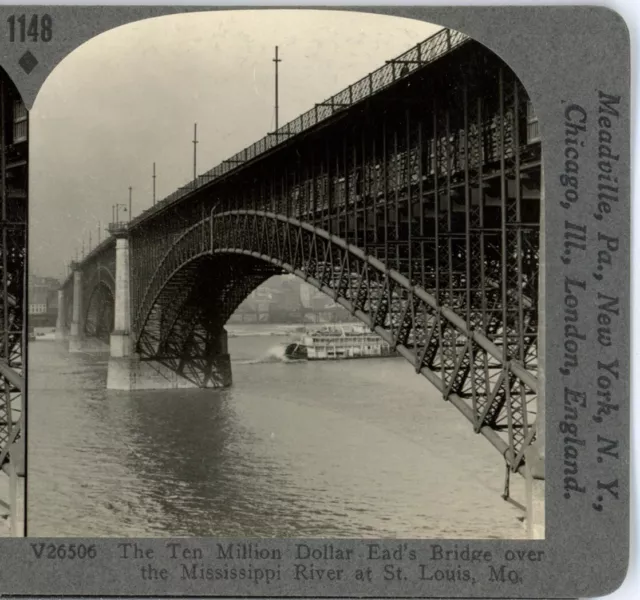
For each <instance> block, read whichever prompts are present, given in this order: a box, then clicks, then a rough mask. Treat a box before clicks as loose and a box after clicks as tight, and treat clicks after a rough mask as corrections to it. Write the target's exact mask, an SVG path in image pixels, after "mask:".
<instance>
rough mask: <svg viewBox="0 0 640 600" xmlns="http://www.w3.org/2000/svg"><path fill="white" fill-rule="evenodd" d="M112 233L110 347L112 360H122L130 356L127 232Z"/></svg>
mask: <svg viewBox="0 0 640 600" xmlns="http://www.w3.org/2000/svg"><path fill="white" fill-rule="evenodd" d="M112 233H113V235H114V236H115V238H116V293H115V298H114V301H115V307H114V323H113V333H112V334H111V338H110V346H111V356H112V357H113V358H124V357H127V356H130V354H131V303H130V277H129V232H128V230H127V229H126V228H117V229H116V228H114V229H113V231H112Z"/></svg>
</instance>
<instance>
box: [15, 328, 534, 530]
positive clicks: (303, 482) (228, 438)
mask: <svg viewBox="0 0 640 600" xmlns="http://www.w3.org/2000/svg"><path fill="white" fill-rule="evenodd" d="M287 341H288V338H284V337H275V336H267V335H249V336H242V337H235V338H230V339H229V350H230V353H231V356H232V366H233V377H234V384H233V387H232V388H230V389H228V390H223V391H217V390H213V391H212V390H180V391H151V392H136V393H125V392H113V391H107V390H106V389H105V383H106V377H107V360H108V358H107V356H105V355H96V354H93V355H90V354H68V353H67V352H66V349H65V348H64V346H63V345H61V344H58V343H56V342H47V341H38V342H35V343H32V344H31V345H30V347H29V353H30V355H29V364H30V379H29V409H28V410H29V455H28V458H29V480H28V486H29V488H28V505H27V508H28V534H29V535H33V536H138V537H141V536H182V535H198V536H234V537H235V536H237V537H241V536H255V537H271V536H273V537H436V536H437V537H449V538H450V537H464V538H487V537H510V538H515V537H522V536H523V534H524V531H523V527H522V524H521V523H520V522H519V520H518V517H519V516H520V513H519V512H518V511H517V510H516V509H515V508H514V507H513V506H511V505H510V504H508V503H505V502H504V501H503V500H502V499H501V497H500V493H501V492H502V486H503V482H504V466H503V463H502V462H501V460H502V459H501V458H500V456H499V455H498V453H497V452H496V451H495V450H494V449H493V448H492V447H491V446H490V445H489V444H488V442H487V441H486V440H484V439H483V438H481V437H480V436H477V435H475V434H473V433H472V430H471V427H470V425H469V424H468V423H467V421H466V420H465V419H464V418H463V417H462V416H461V415H460V414H459V413H458V412H457V411H456V410H455V409H454V408H453V407H452V406H449V405H447V404H446V403H445V402H443V400H442V399H441V398H440V397H439V396H438V394H437V392H436V391H435V390H434V388H432V387H431V386H430V385H429V384H428V382H427V381H426V380H425V379H424V378H423V377H421V376H418V375H416V374H415V372H414V370H413V369H412V368H411V366H410V365H409V364H408V363H406V362H404V360H403V359H396V358H392V359H370V360H355V361H340V362H311V363H307V362H285V361H283V360H282V359H281V356H282V345H284V344H286V343H287ZM514 485H515V486H520V485H521V482H519V481H517V480H516V481H514ZM516 491H517V490H516Z"/></svg>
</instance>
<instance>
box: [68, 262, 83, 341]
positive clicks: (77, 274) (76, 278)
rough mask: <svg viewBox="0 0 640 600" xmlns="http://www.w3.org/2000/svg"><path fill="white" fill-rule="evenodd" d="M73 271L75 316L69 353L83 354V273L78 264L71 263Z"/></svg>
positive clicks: (72, 322) (70, 336) (72, 321)
mask: <svg viewBox="0 0 640 600" xmlns="http://www.w3.org/2000/svg"><path fill="white" fill-rule="evenodd" d="M71 268H72V270H73V316H72V317H71V330H70V333H69V352H82V341H83V339H84V322H83V319H82V271H81V270H80V267H79V265H78V263H76V262H73V263H71Z"/></svg>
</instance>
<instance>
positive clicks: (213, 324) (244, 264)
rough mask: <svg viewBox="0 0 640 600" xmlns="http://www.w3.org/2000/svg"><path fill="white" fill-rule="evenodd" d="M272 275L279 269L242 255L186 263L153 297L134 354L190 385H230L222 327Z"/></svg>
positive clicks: (211, 257)
mask: <svg viewBox="0 0 640 600" xmlns="http://www.w3.org/2000/svg"><path fill="white" fill-rule="evenodd" d="M278 273H282V269H278V268H277V267H275V266H274V265H272V264H269V263H265V262H264V261H263V260H259V259H256V258H253V257H249V256H243V255H235V256H232V257H226V256H219V255H203V256H198V257H196V258H194V259H193V260H190V261H189V262H188V263H187V264H186V265H184V266H182V267H180V268H179V269H178V270H177V271H176V272H175V273H174V274H173V275H172V276H171V278H170V279H169V281H168V282H167V283H166V284H165V285H164V287H163V288H162V290H161V292H160V294H159V295H158V297H157V299H156V301H155V303H154V304H153V307H152V309H151V311H150V313H149V315H148V317H147V321H146V325H145V328H144V330H143V332H142V335H141V336H140V339H139V340H138V343H137V346H136V350H137V353H138V354H139V356H141V357H142V359H143V360H145V361H152V362H155V363H159V364H161V365H164V366H165V367H167V368H168V369H169V370H170V371H171V372H173V373H175V374H177V375H178V376H180V377H182V378H184V379H185V380H187V381H188V382H190V383H191V384H193V385H194V386H197V387H221V386H226V385H230V384H231V367H230V365H229V359H228V353H227V348H226V333H225V332H224V324H225V323H226V321H227V320H228V319H229V317H230V316H231V315H232V314H233V312H234V311H235V310H236V308H237V307H238V306H239V305H240V304H241V303H242V301H243V300H244V299H245V298H246V297H247V296H248V295H249V294H250V293H251V291H252V290H254V289H255V288H256V287H258V286H259V285H260V284H261V283H263V282H264V281H266V280H267V279H268V278H269V277H271V276H273V275H276V274H278Z"/></svg>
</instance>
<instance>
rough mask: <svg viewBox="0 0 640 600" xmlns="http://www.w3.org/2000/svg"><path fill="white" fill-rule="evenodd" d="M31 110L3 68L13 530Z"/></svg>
mask: <svg viewBox="0 0 640 600" xmlns="http://www.w3.org/2000/svg"><path fill="white" fill-rule="evenodd" d="M27 161H28V112H27V109H26V107H25V106H24V103H23V102H22V99H21V97H20V95H19V93H18V91H17V90H16V88H15V86H14V85H13V83H12V82H11V80H10V78H9V77H8V76H7V75H6V74H5V73H4V72H3V71H0V196H1V207H0V211H1V215H0V225H1V229H0V236H1V239H0V260H1V261H2V262H1V267H0V268H1V274H2V275H1V280H2V283H1V285H2V292H1V295H0V297H1V301H2V303H1V306H0V323H1V326H0V336H1V337H0V467H1V468H2V470H3V471H5V472H6V473H8V474H9V478H10V491H9V498H3V499H1V500H0V504H2V505H3V508H6V509H8V510H9V512H10V524H11V530H12V534H13V535H22V531H23V525H22V524H21V523H19V522H18V506H17V503H18V497H19V496H20V495H22V494H21V493H20V492H19V491H18V486H19V485H22V484H19V481H20V480H19V478H20V477H23V476H24V455H25V452H24V431H23V430H24V397H23V393H24V389H25V387H24V366H25V359H24V357H25V342H26V336H25V329H26V322H25V302H26V294H25V287H26V248H27V212H28V203H27V192H28V190H27V183H28V173H27Z"/></svg>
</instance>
